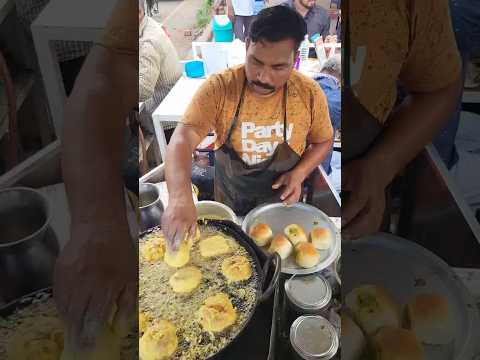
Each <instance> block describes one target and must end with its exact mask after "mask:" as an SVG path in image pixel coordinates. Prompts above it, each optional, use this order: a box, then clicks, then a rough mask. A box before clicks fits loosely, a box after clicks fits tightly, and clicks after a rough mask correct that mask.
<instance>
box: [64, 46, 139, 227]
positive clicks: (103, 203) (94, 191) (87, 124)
mask: <svg viewBox="0 0 480 360" xmlns="http://www.w3.org/2000/svg"><path fill="white" fill-rule="evenodd" d="M117 63H118V58H115V57H114V55H112V54H109V51H108V50H106V49H103V48H98V47H94V48H93V49H92V51H91V53H90V55H89V57H88V59H87V60H86V62H85V65H84V67H83V68H82V70H81V72H80V74H79V76H78V80H77V82H76V85H75V88H74V90H73V92H72V94H71V96H70V98H69V101H68V102H67V104H66V108H65V124H64V133H63V159H62V168H63V176H64V181H65V186H66V190H67V194H68V200H69V204H70V211H71V215H72V221H73V222H84V223H89V222H92V221H97V222H104V223H115V222H118V221H124V220H125V198H124V193H123V181H122V176H121V168H122V166H121V165H122V159H123V151H122V149H123V146H122V144H123V140H124V129H125V121H126V118H127V115H128V112H129V110H130V109H131V108H132V107H133V106H134V105H135V102H136V100H135V98H136V97H137V94H136V90H133V91H132V90H129V88H130V89H131V87H129V86H127V85H129V84H132V83H135V82H136V81H138V77H137V76H138V75H137V76H135V74H134V73H136V71H135V70H134V69H135V67H133V70H132V73H129V71H128V64H124V65H121V66H119V65H118V64H117ZM132 64H133V63H132ZM120 74H121V75H120ZM132 80H134V81H132Z"/></svg>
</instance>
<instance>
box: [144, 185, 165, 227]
mask: <svg viewBox="0 0 480 360" xmlns="http://www.w3.org/2000/svg"><path fill="white" fill-rule="evenodd" d="M138 189H139V196H138V209H139V211H140V231H141V232H142V233H143V232H145V231H147V230H148V229H151V228H154V227H155V226H160V224H161V220H162V215H163V212H164V211H165V208H164V206H163V203H162V200H161V199H160V191H159V190H158V187H157V185H155V184H150V183H141V184H139V185H138Z"/></svg>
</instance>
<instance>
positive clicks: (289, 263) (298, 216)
mask: <svg viewBox="0 0 480 360" xmlns="http://www.w3.org/2000/svg"><path fill="white" fill-rule="evenodd" d="M259 223H265V224H268V225H269V226H270V227H271V229H272V231H273V233H274V234H279V233H283V230H284V228H285V227H286V226H287V225H290V224H298V225H300V226H301V227H302V228H303V229H304V230H305V233H306V234H309V233H310V231H312V229H313V228H314V227H316V226H321V227H326V228H328V229H329V230H330V232H331V234H332V246H331V247H330V249H328V250H325V251H319V253H320V262H319V263H318V264H317V265H316V266H314V267H312V268H309V269H304V268H301V267H300V266H298V265H297V264H296V263H295V260H294V258H293V256H290V257H288V258H287V259H286V260H284V261H282V272H283V273H286V274H298V275H306V274H312V273H316V272H318V271H321V270H323V269H326V268H327V267H328V266H330V265H331V264H332V263H333V262H334V261H335V259H336V258H337V257H338V255H339V254H340V251H341V244H340V242H341V241H340V233H339V231H338V230H337V228H336V226H335V224H334V223H333V222H332V221H331V220H330V218H329V217H328V216H327V215H326V214H325V213H324V212H322V211H321V210H319V209H317V208H316V207H314V206H311V205H308V204H304V203H297V204H294V205H290V206H288V205H284V204H281V203H276V204H266V205H265V204H264V205H260V206H258V207H256V208H255V209H253V210H252V211H250V212H249V213H248V214H247V216H246V217H245V219H244V220H243V223H242V229H243V231H245V232H246V233H247V234H248V233H249V231H250V228H251V227H253V226H255V225H256V224H259ZM263 250H265V251H266V249H263Z"/></svg>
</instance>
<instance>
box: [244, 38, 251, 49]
mask: <svg viewBox="0 0 480 360" xmlns="http://www.w3.org/2000/svg"><path fill="white" fill-rule="evenodd" d="M250 43H251V40H250V38H249V37H247V38H246V39H245V48H246V49H247V50H248V47H249V46H250Z"/></svg>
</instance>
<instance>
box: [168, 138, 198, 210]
mask: <svg viewBox="0 0 480 360" xmlns="http://www.w3.org/2000/svg"><path fill="white" fill-rule="evenodd" d="M177 131H181V130H178V129H177V130H175V132H177ZM193 149H194V145H193V144H192V143H191V141H190V140H189V139H188V138H186V137H184V136H181V135H179V133H176V134H175V133H174V134H173V136H172V138H171V140H170V143H169V144H168V149H167V156H166V161H165V163H166V164H165V178H166V180H167V188H168V194H169V199H170V200H173V199H175V200H188V201H190V200H191V199H192V180H191V178H192V153H193ZM170 200H169V202H170Z"/></svg>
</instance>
